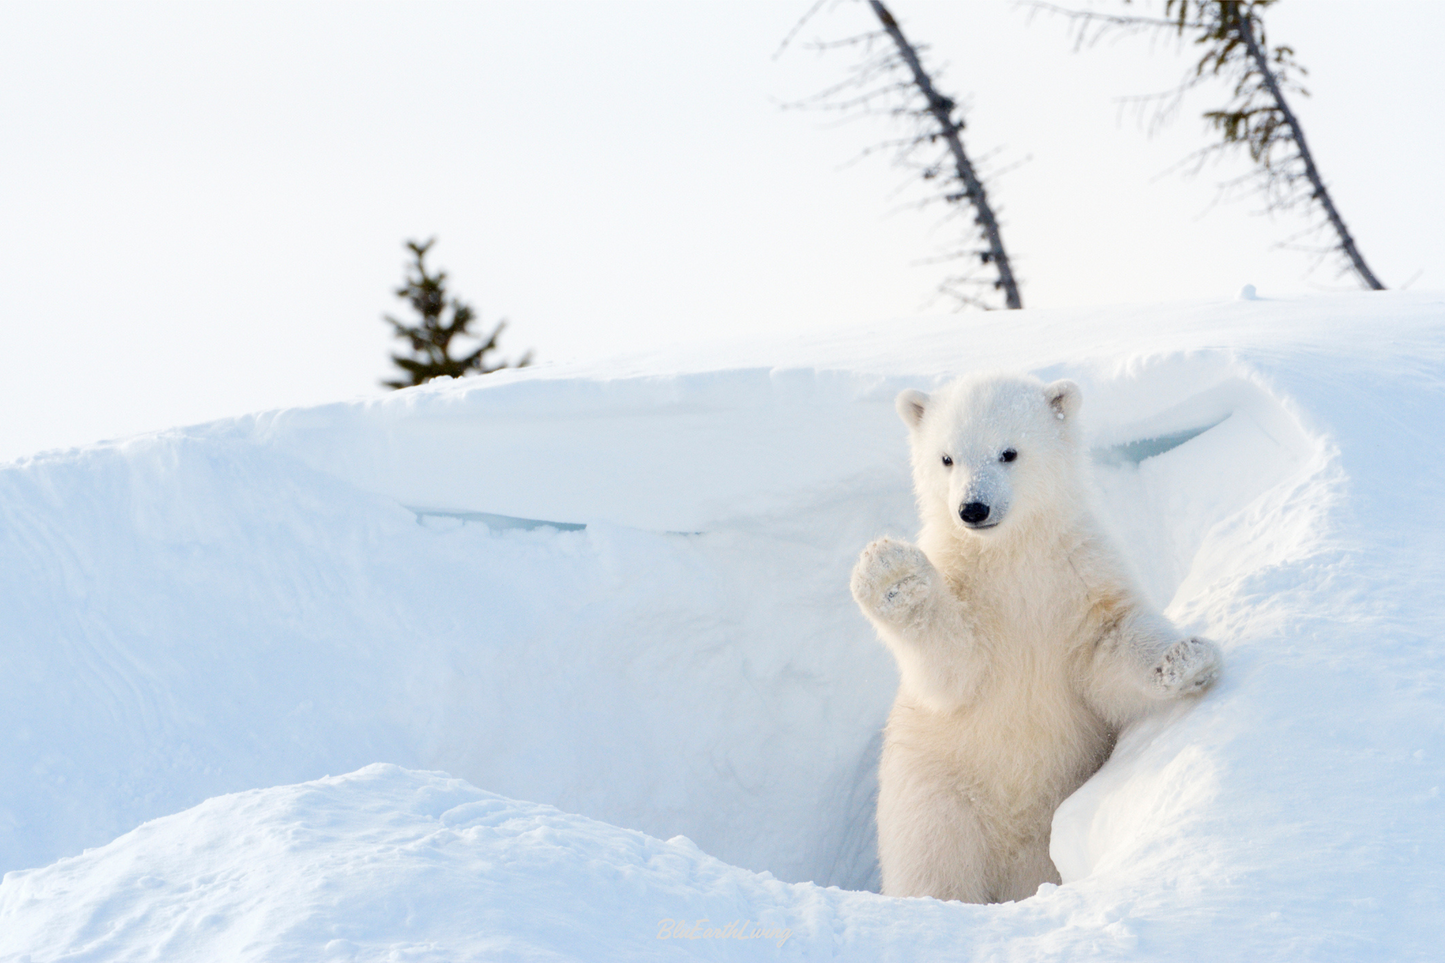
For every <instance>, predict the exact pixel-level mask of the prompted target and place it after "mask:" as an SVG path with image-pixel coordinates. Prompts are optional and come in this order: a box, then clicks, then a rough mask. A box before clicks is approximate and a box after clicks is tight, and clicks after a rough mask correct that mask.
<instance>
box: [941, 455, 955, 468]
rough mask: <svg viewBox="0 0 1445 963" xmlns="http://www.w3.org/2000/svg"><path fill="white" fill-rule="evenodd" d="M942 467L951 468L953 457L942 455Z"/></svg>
mask: <svg viewBox="0 0 1445 963" xmlns="http://www.w3.org/2000/svg"><path fill="white" fill-rule="evenodd" d="M943 467H944V468H952V467H953V459H952V458H950V457H948V456H947V455H944V456H943Z"/></svg>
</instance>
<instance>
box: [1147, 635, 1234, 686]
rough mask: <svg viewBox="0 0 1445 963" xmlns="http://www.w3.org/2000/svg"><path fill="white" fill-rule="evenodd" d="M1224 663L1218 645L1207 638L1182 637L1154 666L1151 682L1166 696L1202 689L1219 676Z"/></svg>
mask: <svg viewBox="0 0 1445 963" xmlns="http://www.w3.org/2000/svg"><path fill="white" fill-rule="evenodd" d="M1223 662H1224V659H1223V657H1222V656H1221V655H1220V652H1219V646H1217V645H1215V644H1214V643H1213V642H1211V641H1209V640H1208V639H1201V638H1197V637H1191V638H1188V639H1182V640H1180V641H1178V642H1175V643H1174V644H1173V645H1171V646H1170V647H1169V648H1168V650H1166V651H1165V653H1164V658H1162V659H1160V660H1159V664H1158V665H1156V666H1155V667H1154V685H1155V687H1156V689H1158V690H1159V692H1160V694H1161V695H1163V696H1164V697H1166V698H1169V697H1173V696H1182V695H1190V694H1191V693H1195V692H1201V691H1203V690H1204V689H1207V688H1209V686H1210V685H1211V684H1213V682H1214V680H1215V679H1217V678H1219V670H1220V668H1222V666H1223Z"/></svg>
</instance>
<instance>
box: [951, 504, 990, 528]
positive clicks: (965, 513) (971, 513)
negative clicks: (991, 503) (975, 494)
mask: <svg viewBox="0 0 1445 963" xmlns="http://www.w3.org/2000/svg"><path fill="white" fill-rule="evenodd" d="M958 517H959V518H961V519H963V520H964V521H965V522H967V523H968V524H970V525H977V524H978V523H979V522H981V521H983V520H984V519H985V518H988V506H987V505H985V504H984V503H983V502H969V503H968V504H967V505H965V506H963V507H962V508H960V509H959V510H958Z"/></svg>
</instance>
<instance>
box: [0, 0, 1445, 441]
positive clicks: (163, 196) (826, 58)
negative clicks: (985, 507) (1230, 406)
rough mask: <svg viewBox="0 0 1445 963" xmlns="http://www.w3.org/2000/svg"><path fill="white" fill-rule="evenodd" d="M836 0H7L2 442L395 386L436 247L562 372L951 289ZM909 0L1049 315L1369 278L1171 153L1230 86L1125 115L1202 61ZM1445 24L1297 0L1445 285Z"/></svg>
mask: <svg viewBox="0 0 1445 963" xmlns="http://www.w3.org/2000/svg"><path fill="white" fill-rule="evenodd" d="M811 4H812V0H796V2H794V0H767V2H743V0H729V2H705V0H688V2H651V3H643V2H588V3H575V2H560V0H558V2H547V0H532V2H526V3H517V2H506V3H502V2H498V3H490V2H473V3H464V4H451V3H440V2H430V3H360V2H347V3H274V4H267V3H255V2H247V3H175V4H151V3H146V4H138V3H118V2H106V3H100V4H72V3H63V2H55V0H46V2H43V3H35V4H28V3H27V4H20V3H4V4H0V13H3V25H4V26H3V30H0V137H3V140H0V144H3V148H0V333H3V337H4V344H5V348H6V356H7V357H8V359H9V364H8V365H7V368H8V370H7V372H6V377H5V378H4V379H3V381H0V406H3V410H4V413H5V418H4V422H3V430H0V459H7V458H13V457H16V456H20V455H24V454H29V453H32V452H35V451H38V450H41V449H45V448H53V447H59V446H69V445H76V444H83V443H86V442H90V441H94V440H97V439H101V438H107V437H117V436H123V435H127V434H131V433H135V432H139V431H145V430H151V429H156V428H164V427H169V426H172V425H179V424H187V423H192V422H197V421H203V420H209V419H212V418H217V417H221V416H226V415H233V414H240V413H244V412H247V411H253V410H260V409H265V408H273V407H279V406H289V405H300V404H313V403H319V402H324V401H330V400H337V399H341V398H348V397H354V396H357V395H368V394H379V393H381V392H382V391H383V389H381V388H379V387H378V385H377V382H378V381H379V380H380V379H382V378H384V377H388V376H390V375H391V374H392V372H391V371H390V370H389V368H390V367H391V366H390V363H389V361H388V358H387V355H388V353H389V352H390V351H391V350H392V349H393V341H392V339H391V337H390V333H389V329H388V328H387V327H386V326H385V325H384V324H383V323H382V321H381V320H380V316H381V314H382V313H383V312H393V313H396V312H402V313H403V314H404V313H405V311H404V306H403V305H402V304H401V303H400V302H398V301H397V300H396V299H395V298H394V296H393V293H392V292H393V289H394V288H395V287H396V286H397V284H398V283H400V281H401V279H402V274H403V268H404V263H405V260H406V258H405V251H404V250H403V248H402V242H403V241H404V240H405V239H407V238H418V239H423V238H426V237H430V236H433V235H435V236H436V237H438V238H439V240H438V242H437V245H436V247H435V248H434V253H433V256H432V261H433V264H434V265H435V266H439V267H444V268H445V269H446V270H447V271H448V272H449V274H450V279H451V286H452V290H453V292H454V293H456V294H459V295H461V296H462V297H464V298H466V299H468V300H469V301H471V302H472V303H473V304H474V305H475V306H476V307H477V308H478V309H479V310H480V312H481V315H482V318H483V321H484V322H487V323H490V322H493V321H495V320H497V319H498V318H501V317H506V318H508V319H509V322H510V324H509V327H508V329H507V331H506V332H505V333H504V335H503V338H502V348H503V352H502V353H503V355H504V356H507V357H515V356H517V355H519V354H521V353H522V351H524V350H526V349H531V350H532V351H533V352H534V354H535V357H536V358H537V359H538V360H539V361H540V362H543V363H545V362H551V361H560V360H567V359H570V358H590V357H598V356H603V355H606V354H609V353H613V352H616V351H619V350H627V349H632V348H639V347H645V346H651V345H656V344H662V343H668V342H685V341H693V340H698V339H704V338H714V337H717V336H719V335H729V334H732V335H742V336H748V335H759V334H764V333H778V332H793V331H807V330H818V329H824V328H829V327H835V326H844V325H850V324H857V323H861V322H867V321H876V320H880V319H886V318H889V317H898V316H905V315H911V314H915V313H918V312H920V311H933V312H939V311H944V310H948V309H949V304H948V303H947V302H943V301H933V302H932V303H931V304H930V296H931V294H932V292H933V291H934V289H935V288H936V287H937V284H938V282H939V281H940V279H941V278H942V277H943V276H944V275H946V274H947V273H949V271H950V270H951V268H950V267H949V266H948V265H940V264H928V263H923V262H925V261H927V260H928V259H929V258H931V257H933V256H935V255H936V254H937V253H939V251H940V250H942V249H944V248H946V247H948V246H950V244H951V243H952V242H954V241H955V239H956V237H957V230H958V227H957V225H956V224H953V223H947V222H943V223H941V222H940V220H939V216H938V214H937V213H928V212H923V213H920V212H918V211H915V210H914V209H913V208H912V202H913V201H916V200H917V199H918V198H920V197H922V196H923V194H922V193H921V192H920V191H919V190H918V189H917V187H916V186H915V185H913V183H912V180H911V178H910V176H909V175H908V174H907V173H905V172H903V171H901V170H899V169H896V168H894V167H891V166H890V165H889V163H888V161H887V158H886V157H885V156H882V155H879V156H873V157H869V158H867V159H865V160H863V161H861V162H859V163H855V164H849V163H848V162H849V161H850V160H852V159H853V158H854V157H855V155H856V154H857V153H858V152H859V151H860V150H862V149H863V148H865V147H868V146H869V145H870V144H874V143H877V142H878V141H881V140H884V139H886V138H888V137H890V136H897V135H898V134H900V133H902V129H901V128H898V127H894V126H892V125H891V123H890V122H889V121H888V120H886V119H884V118H870V119H865V120H861V121H857V122H853V123H847V124H842V125H839V124H837V123H835V122H834V121H833V120H832V119H831V118H829V117H826V116H824V115H820V114H810V113H805V112H799V111H785V110H783V109H781V107H780V104H782V103H786V102H789V101H793V100H796V99H798V98H801V97H805V96H807V95H808V94H810V93H813V92H815V91H817V90H819V89H821V88H823V87H826V86H828V85H829V84H831V83H834V82H836V81H837V80H839V79H841V78H842V77H843V76H844V75H845V73H846V72H847V70H848V68H849V67H850V66H851V65H852V63H853V62H854V58H853V56H852V55H851V54H850V53H848V52H846V51H834V52H831V53H828V54H825V55H820V54H818V53H816V52H814V51H812V50H809V49H808V48H807V47H806V46H805V44H806V42H807V41H810V40H814V39H819V38H825V39H826V38H837V37H841V36H847V35H849V34H853V33H857V32H860V31H862V30H865V29H869V28H870V27H871V26H872V24H871V21H870V20H869V15H868V11H867V8H866V6H865V5H864V4H862V3H859V2H853V0H839V2H836V3H831V4H830V5H828V6H826V7H825V8H824V9H823V10H822V11H821V12H820V13H819V14H818V15H817V16H816V17H815V18H814V20H813V21H812V22H811V23H810V24H809V25H808V26H807V27H806V28H805V29H804V30H803V31H802V33H801V34H800V35H799V37H798V41H797V42H796V43H795V45H794V47H793V48H792V49H790V50H788V51H787V52H786V53H784V54H783V55H782V56H781V57H780V58H776V59H775V58H774V54H775V52H776V50H777V48H778V45H779V42H780V40H781V39H782V38H783V37H784V36H785V35H786V34H787V33H788V31H789V29H790V28H791V27H792V26H793V24H794V23H795V22H796V21H797V20H798V18H799V17H800V16H801V15H802V14H803V13H804V12H805V11H806V10H807V9H808V7H809V6H811ZM1097 5H1098V6H1099V7H1100V8H1101V9H1114V7H1113V6H1111V5H1110V4H1108V3H1106V2H1104V0H1100V2H1099V3H1098V4H1097ZM1156 5H1157V4H1156ZM1136 7H1139V8H1141V9H1152V7H1151V5H1150V4H1149V3H1148V2H1144V3H1141V4H1136ZM892 9H893V11H894V13H895V14H896V15H897V16H898V18H899V19H900V21H901V22H902V24H903V27H904V29H905V30H906V31H908V32H909V33H910V34H911V35H912V36H913V38H914V39H916V40H917V41H919V42H922V43H926V44H928V45H930V47H931V51H930V55H929V56H930V59H931V61H932V62H933V63H934V64H935V65H946V71H945V73H944V79H943V83H942V86H943V87H944V88H945V89H946V90H948V91H950V92H953V93H955V94H957V95H958V96H959V97H960V99H961V100H963V101H964V102H965V103H967V104H968V112H967V115H966V116H967V121H968V129H967V131H966V133H965V138H966V144H967V146H968V148H969V150H970V151H971V152H972V153H974V154H975V155H976V156H978V157H980V158H986V159H987V160H986V163H985V164H984V165H983V166H984V169H985V171H986V172H987V171H995V172H999V173H998V174H997V176H995V177H993V178H991V179H990V180H989V181H988V184H989V188H990V192H991V196H992V198H993V200H994V201H995V203H996V204H997V206H998V207H999V208H1000V209H1001V212H1002V220H1003V225H1004V239H1005V243H1006V244H1007V246H1008V248H1009V250H1010V252H1011V253H1012V254H1013V255H1014V257H1015V259H1016V271H1017V273H1018V274H1019V276H1020V277H1021V278H1022V280H1023V298H1024V303H1025V305H1026V306H1028V307H1035V306H1038V307H1059V306H1071V305H1092V304H1107V303H1114V302H1137V301H1170V300H1180V299H1190V298H1201V297H1203V298H1221V299H1224V298H1232V297H1234V296H1235V295H1236V294H1237V292H1238V291H1239V289H1240V287H1241V286H1242V285H1244V284H1254V285H1256V287H1257V288H1258V289H1259V292H1260V294H1261V295H1263V296H1272V295H1276V296H1277V295H1293V294H1299V293H1310V292H1322V291H1328V290H1337V289H1353V288H1354V287H1355V284H1354V282H1353V280H1352V279H1351V278H1349V277H1339V276H1338V275H1337V272H1336V270H1335V268H1334V264H1333V262H1329V263H1326V264H1325V265H1323V266H1321V267H1319V268H1317V269H1315V270H1313V271H1311V265H1312V264H1313V259H1312V258H1311V257H1310V256H1309V255H1307V254H1304V253H1300V252H1297V251H1292V250H1283V249H1280V248H1279V247H1278V245H1279V243H1280V242H1281V241H1283V240H1285V239H1287V238H1288V237H1290V235H1292V234H1293V233H1294V232H1295V231H1296V230H1298V229H1299V227H1301V226H1302V222H1300V221H1299V220H1297V219H1295V218H1292V217H1279V216H1277V217H1273V218H1270V217H1263V216H1259V215H1258V214H1257V213H1256V212H1255V211H1256V207H1257V205H1256V204H1253V203H1251V202H1249V201H1247V200H1245V201H1235V202H1230V203H1225V204H1219V205H1216V204H1214V203H1213V202H1214V200H1215V198H1216V185H1217V184H1218V183H1219V182H1220V181H1223V180H1225V179H1227V178H1229V177H1232V176H1235V175H1237V174H1239V173H1242V172H1243V171H1244V170H1245V167H1244V166H1243V162H1242V161H1236V162H1231V163H1225V164H1222V165H1219V166H1217V167H1209V168H1206V169H1205V170H1204V171H1203V172H1202V173H1201V174H1200V175H1199V176H1197V177H1195V178H1192V179H1190V178H1186V177H1182V176H1180V175H1178V174H1176V173H1170V172H1169V168H1171V166H1173V165H1175V164H1176V163H1177V162H1179V161H1180V160H1181V159H1182V158H1184V157H1186V156H1187V155H1188V154H1189V153H1190V152H1191V151H1193V150H1196V149H1198V148H1199V147H1201V146H1203V145H1204V144H1205V143H1206V139H1205V138H1206V135H1205V133H1204V131H1203V128H1202V123H1201V121H1200V120H1199V119H1198V114H1199V112H1200V111H1201V110H1203V109H1205V108H1207V107H1210V106H1217V105H1219V104H1222V103H1223V101H1224V96H1225V95H1224V93H1223V91H1222V90H1221V88H1220V87H1218V86H1210V85H1206V86H1205V87H1204V88H1202V89H1201V90H1200V91H1199V93H1198V95H1197V96H1195V97H1193V98H1191V99H1190V100H1189V101H1187V102H1186V104H1185V107H1184V109H1183V111H1182V112H1181V114H1180V116H1179V117H1178V119H1177V120H1176V121H1175V122H1174V123H1173V124H1172V126H1170V127H1168V128H1167V129H1166V130H1165V131H1164V132H1163V133H1161V134H1158V135H1156V136H1153V137H1150V136H1148V135H1147V133H1146V132H1145V130H1144V129H1143V128H1142V127H1141V125H1140V124H1139V123H1138V122H1136V120H1135V119H1134V117H1133V115H1132V114H1131V113H1130V112H1129V111H1128V110H1125V109H1122V108H1121V106H1120V103H1119V98H1121V97H1125V96H1127V95H1131V94H1142V93H1150V92H1154V91H1158V90H1164V89H1167V88H1168V87H1169V86H1171V85H1172V84H1173V83H1174V82H1175V81H1177V80H1178V79H1179V78H1180V77H1181V76H1182V75H1183V73H1184V71H1185V69H1186V66H1187V64H1188V54H1189V52H1188V51H1183V52H1181V51H1180V50H1179V49H1178V48H1177V47H1176V46H1175V45H1173V44H1169V43H1150V42H1149V41H1148V40H1147V39H1145V38H1142V37H1138V38H1121V39H1118V40H1115V41H1113V42H1108V43H1104V44H1101V45H1098V46H1096V47H1093V48H1092V49H1086V50H1083V51H1081V52H1074V50H1073V45H1072V43H1071V42H1070V39H1069V34H1068V30H1067V28H1066V26H1065V25H1064V23H1063V22H1061V21H1059V20H1056V19H1050V18H1047V17H1039V16H1034V17H1032V18H1031V17H1030V16H1029V14H1028V12H1027V10H1026V9H1023V8H1020V7H1017V6H1015V5H1013V4H1011V3H1008V2H1005V0H953V2H949V3H941V2H932V0H894V3H893V4H892ZM1442 27H1445V11H1442V7H1441V5H1439V4H1432V3H1427V2H1414V3H1411V2H1404V0H1396V2H1389V3H1377V4H1370V5H1368V6H1363V5H1360V4H1357V3H1348V2H1340V3H1330V2H1326V0H1309V2H1305V0H1282V2H1281V3H1280V4H1279V5H1278V7H1277V8H1276V9H1275V10H1274V11H1272V12H1271V14H1270V20H1269V29H1270V35H1271V39H1272V40H1273V41H1274V42H1276V43H1281V42H1282V43H1289V44H1291V45H1293V46H1294V48H1295V49H1296V52H1297V54H1298V57H1299V59H1300V61H1301V62H1302V63H1303V64H1305V65H1306V66H1307V67H1308V68H1309V69H1310V76H1309V78H1308V79H1307V85H1308V87H1309V88H1310V90H1311V93H1312V94H1313V96H1312V97H1310V98H1308V99H1301V98H1296V101H1297V103H1296V106H1297V109H1298V113H1299V115H1300V116H1301V118H1302V120H1303V123H1304V125H1305V129H1306V132H1307V134H1308V137H1309V139H1310V144H1311V146H1312V148H1313V149H1314V151H1315V152H1316V155H1317V160H1318V161H1319V163H1320V166H1321V168H1322V169H1323V171H1324V174H1325V176H1326V178H1327V179H1328V181H1329V182H1330V184H1331V186H1332V189H1333V190H1334V192H1335V197H1336V200H1337V202H1338V204H1339V206H1340V209H1341V211H1342V213H1343V216H1344V218H1345V220H1346V222H1347V223H1348V224H1349V226H1350V227H1351V229H1352V231H1353V232H1354V234H1355V236H1356V238H1357V240H1358V241H1359V244H1360V246H1361V248H1362V250H1363V251H1364V254H1365V256H1366V258H1367V259H1368V260H1369V261H1370V263H1371V266H1372V267H1373V268H1374V270H1375V272H1376V273H1377V274H1378V275H1379V276H1380V277H1381V279H1382V280H1383V281H1384V283H1385V284H1386V285H1387V286H1390V287H1398V286H1400V285H1402V284H1404V283H1407V282H1409V283H1410V284H1411V286H1412V287H1413V288H1415V289H1441V288H1445V231H1442V229H1441V220H1442V213H1445V203H1442V201H1445V197H1442V193H1445V189H1442V186H1441V178H1440V177H1439V172H1438V168H1439V166H1440V164H1441V158H1442V157H1445V142H1442V141H1445V137H1442V129H1445V123H1442V119H1441V117H1442V113H1445V112H1442V109H1441V106H1440V102H1441V99H1442V96H1445V67H1442V59H1445V58H1441V57H1439V56H1438V52H1437V49H1436V48H1437V47H1438V43H1439V38H1440V37H1441V36H1442V35H1445V31H1442ZM997 320H998V319H997V318H994V317H985V316H983V315H979V314H964V315H960V316H959V324H960V325H968V324H980V323H996V321H997Z"/></svg>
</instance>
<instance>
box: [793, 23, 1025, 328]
mask: <svg viewBox="0 0 1445 963" xmlns="http://www.w3.org/2000/svg"><path fill="white" fill-rule="evenodd" d="M867 3H868V6H869V8H870V9H871V11H872V12H873V14H874V16H876V17H877V19H878V23H879V25H880V29H879V30H876V31H869V32H866V33H864V34H860V35H858V36H855V37H848V38H846V39H844V40H839V41H833V42H831V43H819V44H815V45H814V46H816V47H818V48H820V49H830V48H839V47H848V48H855V49H859V50H861V51H862V58H861V60H860V62H859V63H858V64H856V65H855V66H854V68H853V70H852V71H851V73H850V75H849V77H848V78H847V79H846V80H844V81H842V82H841V83H839V84H836V85H834V86H832V87H829V88H828V89H827V90H824V91H823V92H821V93H820V94H818V95H816V96H815V97H812V98H809V99H808V100H807V101H803V102H801V103H800V104H796V105H793V106H805V107H822V108H825V109H831V110H838V111H843V112H845V113H851V114H856V113H886V114H889V115H892V116H894V117H899V118H903V119H905V120H906V121H908V122H909V123H911V124H912V125H913V126H914V128H915V129H914V131H913V132H912V133H910V134H909V135H908V136H906V137H903V138H901V139H897V140H890V141H886V142H884V143H883V144H879V145H875V146H874V147H872V148H869V149H868V150H866V151H864V153H865V154H869V153H873V152H874V151H876V150H878V149H880V148H882V149H891V150H893V151H895V159H896V160H897V162H898V163H900V164H901V165H903V166H908V167H913V168H916V169H918V170H919V172H920V173H921V175H922V176H923V178H924V179H925V180H929V181H939V182H940V183H941V184H942V186H943V189H942V191H941V192H939V194H938V195H936V197H935V198H933V199H934V200H943V201H944V202H946V203H948V204H950V205H956V206H958V209H959V210H961V211H965V210H966V211H971V213H972V221H973V223H972V226H971V229H970V230H969V232H968V234H969V237H970V240H969V241H968V242H966V244H965V247H964V248H963V249H962V250H960V251H957V252H953V253H951V254H949V255H948V256H947V258H948V259H954V258H961V259H964V260H966V262H967V263H968V264H969V265H970V266H969V267H968V268H966V269H965V270H964V271H963V272H961V273H960V274H958V275H956V276H953V277H950V278H948V279H947V280H946V281H945V282H944V284H943V287H942V290H943V291H944V292H945V293H947V294H949V295H951V296H953V297H954V298H956V299H957V300H958V301H959V302H960V303H962V304H970V305H974V306H978V307H984V308H993V307H997V306H998V305H997V304H996V302H995V301H994V300H993V299H992V298H990V297H986V296H980V294H978V293H976V292H978V290H979V288H980V287H982V288H983V289H984V290H992V291H994V292H996V293H995V294H994V295H993V298H996V297H997V296H998V295H999V294H1001V295H1002V297H1003V302H1004V306H1005V307H1008V308H1020V307H1023V299H1022V298H1021V297H1020V296H1019V286H1018V281H1017V279H1016V278H1015V277H1014V272H1013V265H1012V264H1011V262H1010V261H1009V256H1008V252H1007V251H1006V250H1005V248H1004V243H1003V236H1002V233H1001V231H1000V230H999V223H998V217H997V216H996V214H995V213H994V210H993V207H992V205H991V204H990V203H989V199H988V193H987V191H986V190H985V188H984V185H983V181H982V179H981V178H980V176H979V174H978V171H977V169H976V168H975V165H974V164H973V162H972V161H970V160H969V157H968V154H967V152H966V151H965V150H964V147H963V139H962V136H961V134H962V131H963V130H964V127H965V124H964V120H963V117H962V112H961V111H960V109H959V105H958V103H957V101H955V100H954V99H953V98H952V97H948V96H946V95H944V94H942V93H940V92H939V90H938V88H937V85H936V82H935V78H936V76H937V71H933V72H930V71H929V69H928V68H927V67H926V66H925V65H924V62H923V55H924V53H925V52H926V48H925V47H921V46H918V45H915V44H914V43H912V42H911V41H909V40H908V38H907V37H906V36H905V35H904V33H903V29H902V27H901V26H900V25H899V24H898V21H897V20H896V19H894V17H893V14H892V13H891V12H890V11H889V10H888V8H887V7H886V6H884V5H883V4H882V3H881V2H880V0H867ZM822 5H823V4H822V0H820V2H819V3H817V4H815V5H814V6H813V7H812V9H810V10H809V12H808V14H807V15H806V16H805V17H804V18H803V20H802V21H800V22H799V26H798V27H795V28H794V30H793V32H792V33H790V34H789V36H788V38H787V39H785V40H784V41H783V44H784V46H786V45H787V44H788V42H789V41H790V40H791V39H792V37H793V36H794V35H795V34H796V33H797V32H798V30H799V29H800V28H801V26H802V24H803V23H804V22H806V21H807V20H808V19H809V18H810V17H811V16H812V15H813V14H814V13H816V12H817V10H818V9H819V8H820V7H821V6H822ZM940 148H941V149H940ZM920 152H923V153H926V154H927V156H928V159H926V160H923V161H921V162H920V161H919V159H918V158H919V155H920ZM987 266H992V268H993V272H991V273H992V274H993V278H992V279H991V280H990V279H986V278H981V277H979V276H978V273H977V271H978V269H980V268H986V267H987Z"/></svg>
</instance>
